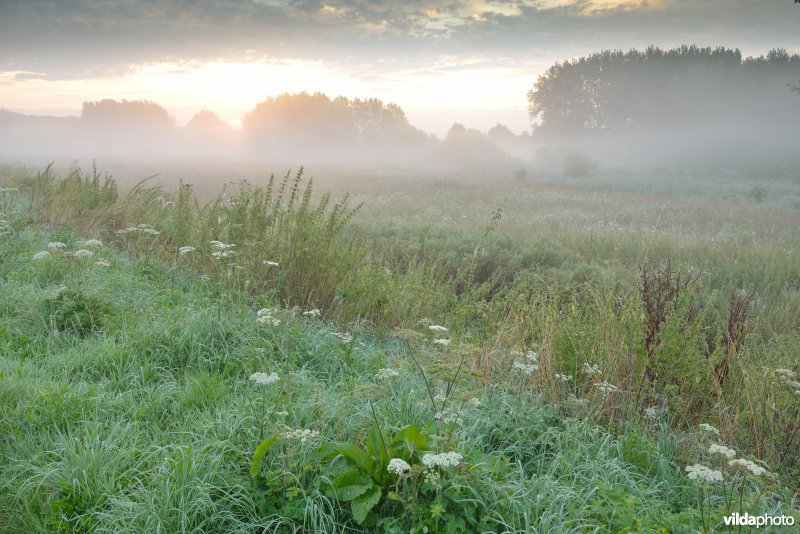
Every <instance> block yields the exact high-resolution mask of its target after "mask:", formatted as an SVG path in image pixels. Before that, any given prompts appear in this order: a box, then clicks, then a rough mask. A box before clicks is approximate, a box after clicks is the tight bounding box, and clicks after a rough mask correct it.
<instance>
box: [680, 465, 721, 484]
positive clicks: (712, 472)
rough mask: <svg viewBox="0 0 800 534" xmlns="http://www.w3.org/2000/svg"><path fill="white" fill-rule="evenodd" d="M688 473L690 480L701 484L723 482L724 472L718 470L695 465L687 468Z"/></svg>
mask: <svg viewBox="0 0 800 534" xmlns="http://www.w3.org/2000/svg"><path fill="white" fill-rule="evenodd" d="M686 473H687V475H686V476H688V477H689V478H690V479H692V480H697V481H700V482H708V483H714V482H722V481H723V480H724V479H723V478H722V472H721V471H718V470H716V469H710V468H708V467H706V466H704V465H700V464H694V465H687V466H686Z"/></svg>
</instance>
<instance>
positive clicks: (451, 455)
mask: <svg viewBox="0 0 800 534" xmlns="http://www.w3.org/2000/svg"><path fill="white" fill-rule="evenodd" d="M462 458H463V456H461V454H459V453H457V452H443V453H440V454H431V453H427V454H425V456H423V457H422V464H423V465H424V466H425V467H427V468H428V469H433V468H434V467H445V468H447V467H455V466H457V465H458V464H459V463H461V459H462Z"/></svg>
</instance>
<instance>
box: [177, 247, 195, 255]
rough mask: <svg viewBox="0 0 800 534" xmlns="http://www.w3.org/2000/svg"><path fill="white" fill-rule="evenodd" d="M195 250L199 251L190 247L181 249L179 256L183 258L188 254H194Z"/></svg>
mask: <svg viewBox="0 0 800 534" xmlns="http://www.w3.org/2000/svg"><path fill="white" fill-rule="evenodd" d="M195 250H197V249H196V248H194V247H189V246H186V247H181V248H179V249H178V254H180V255H181V256H186V255H187V254H190V253H192V252H194V251H195Z"/></svg>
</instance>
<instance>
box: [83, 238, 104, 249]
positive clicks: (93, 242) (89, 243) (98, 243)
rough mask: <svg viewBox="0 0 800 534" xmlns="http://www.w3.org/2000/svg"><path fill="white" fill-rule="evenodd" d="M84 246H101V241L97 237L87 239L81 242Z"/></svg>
mask: <svg viewBox="0 0 800 534" xmlns="http://www.w3.org/2000/svg"><path fill="white" fill-rule="evenodd" d="M83 247H84V248H103V242H102V241H100V240H99V239H87V240H86V241H84V242H83Z"/></svg>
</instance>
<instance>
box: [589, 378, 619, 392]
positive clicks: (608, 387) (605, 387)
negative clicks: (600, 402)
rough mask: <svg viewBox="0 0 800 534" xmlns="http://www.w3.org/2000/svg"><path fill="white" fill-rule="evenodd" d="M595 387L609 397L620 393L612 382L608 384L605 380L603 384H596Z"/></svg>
mask: <svg viewBox="0 0 800 534" xmlns="http://www.w3.org/2000/svg"><path fill="white" fill-rule="evenodd" d="M594 385H595V386H596V387H597V389H599V390H600V391H601V392H602V393H603V395H608V394H609V393H614V392H615V391H618V390H619V388H618V387H617V386H615V385H614V384H611V383H610V382H606V381H605V380H603V381H602V382H595V383H594Z"/></svg>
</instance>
